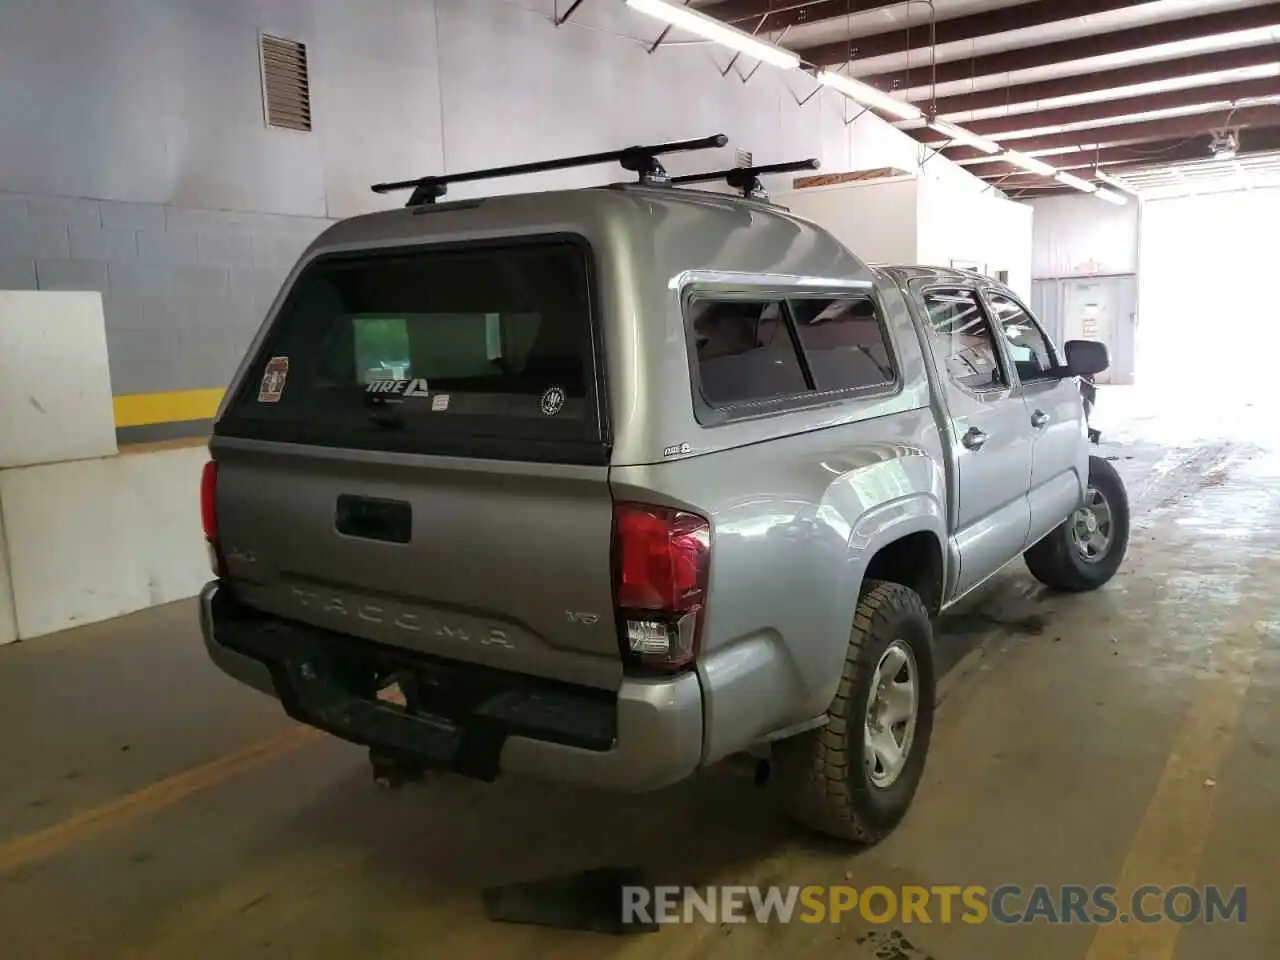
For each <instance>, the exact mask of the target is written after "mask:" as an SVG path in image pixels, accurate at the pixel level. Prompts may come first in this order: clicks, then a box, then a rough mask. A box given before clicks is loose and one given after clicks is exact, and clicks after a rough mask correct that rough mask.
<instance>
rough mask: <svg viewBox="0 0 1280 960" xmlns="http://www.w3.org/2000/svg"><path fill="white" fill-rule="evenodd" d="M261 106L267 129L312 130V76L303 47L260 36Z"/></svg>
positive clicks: (290, 42) (295, 42) (305, 50)
mask: <svg viewBox="0 0 1280 960" xmlns="http://www.w3.org/2000/svg"><path fill="white" fill-rule="evenodd" d="M262 104H263V109H264V111H265V112H266V118H267V126H269V127H279V128H280V129H282V130H301V131H303V132H306V131H309V130H310V129H311V75H310V71H309V70H308V69H307V45H306V44H305V43H298V42H297V41H295V40H282V39H280V38H279V37H270V36H267V35H265V34H264V35H263V37H262Z"/></svg>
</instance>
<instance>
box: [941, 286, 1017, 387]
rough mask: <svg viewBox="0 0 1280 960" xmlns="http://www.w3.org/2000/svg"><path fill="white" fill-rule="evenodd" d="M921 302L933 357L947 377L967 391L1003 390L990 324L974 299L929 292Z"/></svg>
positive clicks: (953, 292)
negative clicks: (923, 307) (936, 359)
mask: <svg viewBox="0 0 1280 960" xmlns="http://www.w3.org/2000/svg"><path fill="white" fill-rule="evenodd" d="M924 302H925V309H926V310H927V311H928V322H929V332H930V334H931V336H932V338H933V349H934V353H935V354H936V356H937V358H938V362H939V363H940V364H941V365H942V367H943V369H945V370H946V371H947V375H948V376H950V377H951V379H952V380H954V381H955V382H956V383H958V384H960V386H962V387H964V388H965V389H967V390H984V389H990V388H992V387H1004V386H1006V385H1007V383H1008V381H1007V379H1006V378H1005V376H1004V374H1003V373H1002V372H1001V369H1000V360H999V356H998V354H997V351H996V344H995V339H994V335H993V334H992V331H991V324H990V322H989V321H988V320H987V315H986V313H984V312H983V309H982V307H981V306H980V305H979V303H978V298H977V295H976V294H974V293H972V292H970V291H968V290H929V291H927V292H926V293H925V295H924Z"/></svg>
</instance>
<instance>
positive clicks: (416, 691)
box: [273, 631, 617, 780]
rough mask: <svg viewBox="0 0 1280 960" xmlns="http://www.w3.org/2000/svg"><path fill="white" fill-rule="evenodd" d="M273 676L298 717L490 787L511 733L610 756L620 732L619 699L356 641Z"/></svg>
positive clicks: (299, 654) (291, 656)
mask: <svg viewBox="0 0 1280 960" xmlns="http://www.w3.org/2000/svg"><path fill="white" fill-rule="evenodd" d="M290 632H292V631H290ZM273 675H274V676H275V677H276V678H277V688H278V692H279V693H280V695H281V700H282V702H284V704H285V708H286V710H287V711H288V712H289V713H290V714H291V715H292V716H294V718H295V719H298V720H301V721H302V722H304V723H309V724H311V725H312V726H316V727H320V728H321V729H324V730H327V731H328V732H330V733H333V734H335V735H337V736H339V737H342V738H343V739H345V740H350V741H352V742H355V743H360V744H364V745H367V746H370V747H375V748H379V749H382V750H386V751H390V752H393V753H395V754H397V755H401V756H405V757H410V758H413V759H414V760H416V761H418V762H420V763H422V764H423V765H424V766H428V767H434V768H438V769H447V770H450V771H453V772H456V773H460V774H462V775H464V776H469V777H473V778H477V779H482V780H492V779H494V778H495V777H496V776H497V774H498V771H499V764H500V761H501V754H502V748H503V746H504V745H505V743H506V738H507V737H508V736H511V735H516V736H523V737H528V738H532V739H536V740H543V741H548V742H553V743H560V744H564V745H566V746H572V747H577V748H579V749H583V750H593V751H606V750H609V749H611V748H612V747H613V745H614V742H615V740H616V735H617V700H616V697H613V696H611V695H609V694H606V693H604V692H603V691H597V690H593V689H589V688H579V687H570V686H567V685H562V684H555V683H552V682H549V681H544V680H541V679H538V678H534V677H526V676H523V675H517V674H510V673H507V672H505V671H498V670H492V669H490V668H487V667H479V666H475V665H472V664H463V663H456V662H453V661H441V660H437V659H435V658H427V657H420V656H416V655H401V654H399V653H391V652H389V651H387V650H386V649H384V648H381V647H377V646H375V645H369V644H365V643H362V642H360V641H354V640H350V641H349V640H348V638H341V640H338V641H336V642H335V643H334V644H333V645H332V646H328V647H325V646H315V645H311V644H307V645H305V646H304V648H303V649H302V650H298V649H295V650H292V651H290V652H289V653H288V654H286V655H285V656H284V658H283V659H282V660H280V661H278V662H277V664H276V668H275V669H274V670H273Z"/></svg>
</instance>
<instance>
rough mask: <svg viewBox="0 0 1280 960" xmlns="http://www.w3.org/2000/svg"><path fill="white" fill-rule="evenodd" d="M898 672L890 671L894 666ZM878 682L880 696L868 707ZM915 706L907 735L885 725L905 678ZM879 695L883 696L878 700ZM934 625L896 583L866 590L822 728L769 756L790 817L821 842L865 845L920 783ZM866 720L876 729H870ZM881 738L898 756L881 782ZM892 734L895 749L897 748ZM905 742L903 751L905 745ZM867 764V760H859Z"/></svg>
mask: <svg viewBox="0 0 1280 960" xmlns="http://www.w3.org/2000/svg"><path fill="white" fill-rule="evenodd" d="M895 665H897V666H895ZM877 674H879V681H880V682H879V683H877V684H876V687H877V690H878V691H879V692H878V694H877V696H876V697H875V699H874V704H873V698H872V693H873V690H872V687H873V683H876V680H877ZM909 675H910V676H911V677H912V682H913V684H914V691H915V700H914V704H913V711H914V717H913V719H912V723H911V726H910V734H907V733H906V726H905V725H903V726H902V728H901V731H899V725H898V724H893V723H883V722H877V721H880V720H884V719H892V718H893V717H894V716H896V714H897V712H900V711H898V710H897V707H896V706H894V707H893V708H892V709H890V707H889V705H890V704H893V705H900V704H901V703H902V702H903V700H902V696H903V695H902V690H903V689H905V687H904V684H905V680H904V679H903V678H906V677H908V676H909ZM886 691H887V694H886ZM934 698H935V681H934V662H933V625H932V623H931V621H930V618H929V612H928V611H927V610H926V609H925V606H924V603H923V602H921V600H920V597H919V596H918V595H917V594H916V593H915V591H914V590H911V589H910V588H908V587H904V586H902V585H901V584H897V583H885V582H880V581H868V582H867V583H866V584H865V585H864V587H863V590H862V595H861V597H860V598H859V600H858V607H857V610H856V612H855V614H854V618H853V631H852V634H851V635H850V637H849V645H848V651H847V653H846V655H845V661H844V669H843V671H842V673H841V676H840V686H839V687H838V689H837V691H836V696H835V699H834V700H833V701H832V703H831V706H830V708H828V710H827V723H826V726H824V727H819V728H817V729H814V730H810V731H807V732H806V733H803V734H800V735H799V736H796V737H792V738H790V739H788V740H785V741H783V742H782V743H780V744H777V745H776V747H775V751H776V754H775V755H776V760H777V767H778V774H779V780H780V781H781V784H782V789H783V790H784V792H785V796H786V803H787V807H788V810H789V812H790V813H791V815H792V816H793V817H794V818H795V819H796V820H798V821H799V822H800V823H802V824H804V825H805V826H807V827H810V828H812V829H814V830H817V831H819V832H821V833H825V834H828V835H830V836H833V837H838V838H841V839H844V840H855V841H858V842H860V843H864V844H872V843H876V842H877V841H879V840H881V839H883V838H884V837H885V836H887V835H888V834H889V833H890V832H892V830H893V829H894V827H896V826H897V825H898V823H899V822H900V821H901V820H902V818H903V817H904V816H905V815H906V812H907V810H908V808H909V807H910V806H911V801H912V799H913V798H914V797H915V793H916V788H917V787H918V786H919V784H920V778H921V776H922V775H923V774H924V763H925V756H926V754H927V753H928V751H929V740H930V738H931V737H932V735H933V708H934ZM873 717H874V718H875V720H873ZM886 732H887V733H888V734H889V735H890V736H892V737H893V738H894V740H893V744H892V745H890V746H889V749H888V755H890V756H892V755H893V747H894V746H899V745H901V746H903V747H904V749H903V750H902V753H903V754H905V757H904V759H901V760H900V761H899V762H898V763H897V765H896V767H895V772H894V775H893V776H892V777H889V776H888V774H889V772H890V771H889V765H886V764H885V763H884V762H883V760H882V757H883V756H884V755H885V753H884V751H883V750H880V751H877V750H873V749H872V748H871V747H869V746H868V743H869V739H870V741H872V742H874V743H875V744H877V745H879V746H881V747H883V746H884V745H885V744H887V743H888V742H887V741H885V740H884V736H885V734H886ZM899 733H901V735H902V739H901V740H900V738H899ZM904 741H905V742H904ZM868 754H873V756H872V758H871V759H870V760H869V759H868Z"/></svg>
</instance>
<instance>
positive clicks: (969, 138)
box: [929, 117, 1004, 156]
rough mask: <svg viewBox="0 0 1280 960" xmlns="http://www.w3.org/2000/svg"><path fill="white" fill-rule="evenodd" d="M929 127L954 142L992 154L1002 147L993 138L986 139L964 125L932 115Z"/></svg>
mask: <svg viewBox="0 0 1280 960" xmlns="http://www.w3.org/2000/svg"><path fill="white" fill-rule="evenodd" d="M929 127H930V129H932V130H934V131H936V132H937V133H940V134H942V135H943V136H944V137H950V138H951V139H952V140H954V141H955V142H956V143H963V144H964V145H965V146H966V147H973V148H974V149H975V150H981V151H982V152H983V153H986V154H989V155H991V156H994V155H995V154H997V153H999V152H1000V151H1001V150H1002V149H1004V148H1003V147H1001V146H1000V144H998V143H996V142H995V141H994V140H988V139H987V138H986V137H980V136H978V135H977V134H976V133H971V132H970V131H968V130H966V129H965V128H964V127H962V126H960V125H958V124H955V123H952V122H951V121H950V120H939V119H938V118H937V117H934V118H933V119H932V120H930V121H929Z"/></svg>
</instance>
